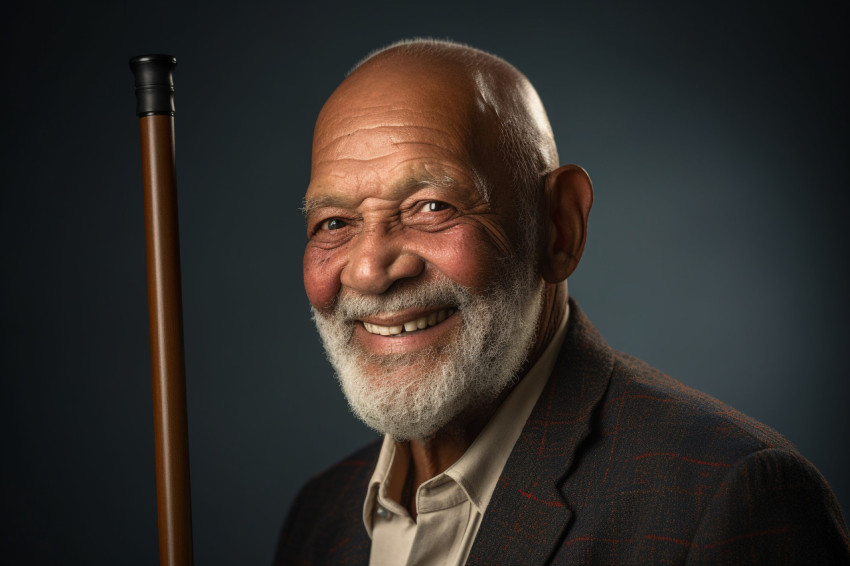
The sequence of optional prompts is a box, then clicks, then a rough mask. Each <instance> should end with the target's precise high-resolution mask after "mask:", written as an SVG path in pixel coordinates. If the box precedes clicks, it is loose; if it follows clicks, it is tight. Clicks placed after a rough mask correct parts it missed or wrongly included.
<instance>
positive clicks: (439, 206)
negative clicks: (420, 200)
mask: <svg viewBox="0 0 850 566" xmlns="http://www.w3.org/2000/svg"><path fill="white" fill-rule="evenodd" d="M448 207H449V205H447V204H446V203H444V202H440V201H438V200H430V201H428V202H426V203H425V204H423V205H422V212H439V211H440V210H446V209H447V208H448Z"/></svg>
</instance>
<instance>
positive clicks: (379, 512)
mask: <svg viewBox="0 0 850 566" xmlns="http://www.w3.org/2000/svg"><path fill="white" fill-rule="evenodd" d="M375 513H376V514H377V515H378V517H380V518H381V519H386V520H387V521H389V520H390V519H392V516H393V514H392V513H390V512H389V511H388V510H387V509H385V508H383V507H381V506H380V505H378V508H377V509H376V510H375Z"/></svg>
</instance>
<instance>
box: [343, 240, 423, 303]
mask: <svg viewBox="0 0 850 566" xmlns="http://www.w3.org/2000/svg"><path fill="white" fill-rule="evenodd" d="M352 244H353V246H352V247H351V251H350V255H349V258H348V263H347V264H346V266H345V267H344V268H343V270H342V273H341V275H340V283H342V285H343V286H344V287H348V288H350V289H352V290H354V291H357V292H359V293H362V294H368V295H380V294H381V293H383V292H384V291H386V290H387V289H389V288H390V287H391V286H392V284H393V283H395V282H396V281H399V280H401V279H406V278H410V277H416V276H418V275H420V274H421V273H422V272H423V271H424V270H425V261H424V260H423V259H422V258H421V257H420V256H419V255H417V254H416V253H413V252H411V251H410V250H407V249H406V248H405V245H404V234H403V233H402V234H398V233H389V232H388V231H387V230H386V229H383V228H377V227H376V228H373V229H370V230H368V231H365V230H364V231H363V232H361V233H360V234H358V235H357V236H356V237H355V241H354V242H352Z"/></svg>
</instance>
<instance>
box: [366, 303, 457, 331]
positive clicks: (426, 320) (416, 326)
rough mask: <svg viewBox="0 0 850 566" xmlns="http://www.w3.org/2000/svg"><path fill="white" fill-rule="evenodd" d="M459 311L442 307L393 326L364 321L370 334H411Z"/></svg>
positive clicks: (438, 322)
mask: <svg viewBox="0 0 850 566" xmlns="http://www.w3.org/2000/svg"><path fill="white" fill-rule="evenodd" d="M455 312H457V309H455V308H447V309H441V310H438V311H434V312H432V313H430V314H428V315H426V316H421V317H419V318H414V319H411V320H408V321H407V322H404V323H402V324H397V325H393V326H381V325H380V324H374V323H371V322H366V321H363V327H364V328H365V329H366V331H367V332H369V333H370V334H378V335H380V336H398V335H399V334H410V333H412V332H416V331H418V330H425V329H426V328H430V327H432V326H435V325H437V324H440V323H441V322H443V321H444V320H446V319H447V318H448V317H450V316H451V315H453V314H454V313H455Z"/></svg>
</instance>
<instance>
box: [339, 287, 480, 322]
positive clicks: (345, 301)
mask: <svg viewBox="0 0 850 566" xmlns="http://www.w3.org/2000/svg"><path fill="white" fill-rule="evenodd" d="M473 300H474V296H473V294H472V292H471V291H470V290H469V289H467V288H466V287H464V286H462V285H459V284H458V283H455V282H454V281H451V280H449V279H440V280H437V281H429V282H427V283H422V284H420V285H417V286H415V287H408V288H401V289H398V290H395V291H391V292H389V293H387V294H383V295H353V294H350V293H346V294H340V295H339V296H338V297H337V302H336V305H334V310H333V316H334V317H336V318H338V319H340V320H343V321H345V322H353V321H355V320H359V319H362V318H365V317H369V316H377V315H382V314H387V313H393V312H398V311H402V310H405V309H414V308H429V307H433V306H437V305H441V306H442V305H445V306H453V307H455V308H458V309H463V308H464V306H466V305H468V304H470V303H471V302H472V301H473Z"/></svg>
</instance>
